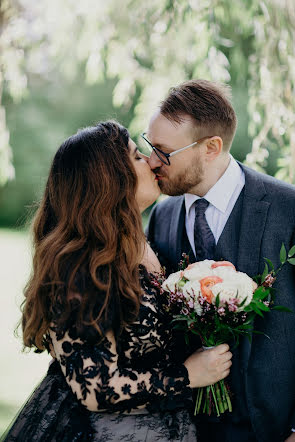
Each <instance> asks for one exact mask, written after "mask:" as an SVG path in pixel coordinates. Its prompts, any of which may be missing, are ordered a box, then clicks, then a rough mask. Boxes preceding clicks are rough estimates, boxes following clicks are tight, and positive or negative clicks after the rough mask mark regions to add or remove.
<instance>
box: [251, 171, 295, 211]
mask: <svg viewBox="0 0 295 442" xmlns="http://www.w3.org/2000/svg"><path fill="white" fill-rule="evenodd" d="M243 169H244V172H245V175H246V177H247V175H248V176H251V178H252V179H254V180H257V181H258V180H259V181H260V182H262V183H263V185H264V188H265V191H266V192H267V193H268V194H269V195H271V196H272V197H273V198H276V197H279V198H283V199H290V200H292V201H293V203H294V202H295V186H294V185H293V184H289V183H286V182H284V181H281V180H278V179H277V178H274V177H272V176H270V175H267V174H264V173H261V172H257V171H255V170H253V169H250V168H249V167H246V166H243Z"/></svg>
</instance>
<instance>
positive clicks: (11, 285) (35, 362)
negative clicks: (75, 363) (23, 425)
mask: <svg viewBox="0 0 295 442" xmlns="http://www.w3.org/2000/svg"><path fill="white" fill-rule="evenodd" d="M30 265H31V253H30V241H29V235H28V233H26V232H16V231H12V230H7V229H0V284H1V309H0V324H1V331H2V333H1V338H0V339H1V341H0V342H1V364H0V379H1V388H0V391H1V393H0V434H2V433H3V431H4V430H5V429H6V427H7V425H8V424H9V423H10V422H11V420H12V419H13V417H14V416H15V413H16V412H17V410H18V409H19V408H20V406H21V405H22V404H23V403H24V402H25V400H26V399H27V398H28V397H29V395H30V393H31V392H32V390H33V389H34V388H35V386H36V385H37V384H38V383H39V381H40V380H41V379H42V377H43V376H44V375H45V373H46V371H47V367H48V362H49V360H50V357H49V356H48V355H47V354H45V353H44V354H35V353H33V352H30V353H22V345H21V339H20V338H16V337H15V336H14V329H15V326H16V324H17V322H18V320H19V319H20V315H21V314H20V304H21V302H22V299H23V295H22V292H23V288H24V286H25V284H26V282H27V279H28V276H29V273H30Z"/></svg>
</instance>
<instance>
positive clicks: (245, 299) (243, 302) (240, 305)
mask: <svg viewBox="0 0 295 442" xmlns="http://www.w3.org/2000/svg"><path fill="white" fill-rule="evenodd" d="M246 301H247V296H246V297H245V298H244V299H243V301H242V302H241V304H239V308H240V307H243V305H244V304H245V302H246Z"/></svg>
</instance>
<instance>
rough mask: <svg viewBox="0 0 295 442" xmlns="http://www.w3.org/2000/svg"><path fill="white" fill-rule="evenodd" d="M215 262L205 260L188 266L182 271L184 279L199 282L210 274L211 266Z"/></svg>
mask: <svg viewBox="0 0 295 442" xmlns="http://www.w3.org/2000/svg"><path fill="white" fill-rule="evenodd" d="M214 262H215V261H213V260H211V259H205V260H204V261H199V262H196V263H194V264H190V265H189V266H188V268H187V269H185V270H184V277H185V278H186V279H188V280H190V281H195V280H199V279H202V278H205V277H206V276H209V275H211V274H212V269H211V265H212V264H213V263H214Z"/></svg>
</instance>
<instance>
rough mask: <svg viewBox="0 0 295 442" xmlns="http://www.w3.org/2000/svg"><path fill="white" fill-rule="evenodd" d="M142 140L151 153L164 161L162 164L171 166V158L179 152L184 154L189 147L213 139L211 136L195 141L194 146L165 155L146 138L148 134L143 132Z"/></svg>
mask: <svg viewBox="0 0 295 442" xmlns="http://www.w3.org/2000/svg"><path fill="white" fill-rule="evenodd" d="M140 136H141V138H143V139H144V141H145V142H146V146H147V147H148V149H149V151H150V152H155V154H156V155H157V157H158V158H159V159H160V160H161V161H162V163H164V164H166V165H167V166H170V157H172V156H173V155H176V154H178V153H179V152H183V151H184V150H186V149H188V148H189V147H192V146H195V144H199V143H200V142H201V141H204V140H206V138H211V136H207V137H203V138H200V139H199V140H197V141H195V142H194V143H192V144H189V145H188V146H185V147H181V148H180V149H177V150H174V151H173V152H171V153H165V152H163V151H162V150H161V149H159V148H158V147H155V146H153V145H152V143H151V142H150V141H149V140H148V139H147V138H146V132H143V133H142V134H141V135H140Z"/></svg>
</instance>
